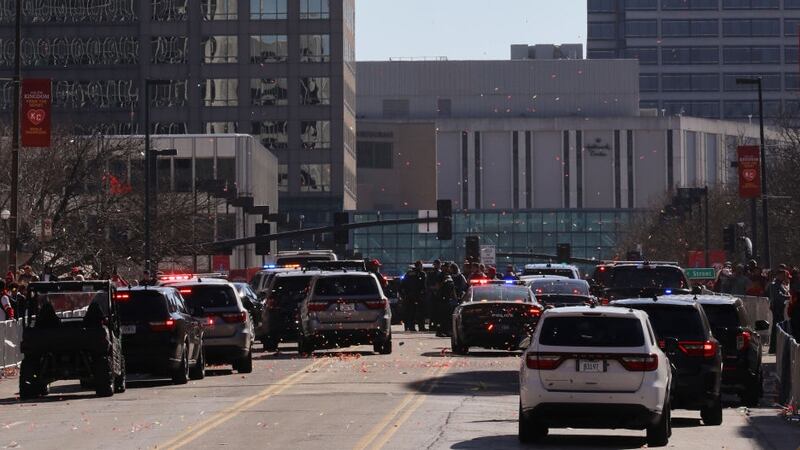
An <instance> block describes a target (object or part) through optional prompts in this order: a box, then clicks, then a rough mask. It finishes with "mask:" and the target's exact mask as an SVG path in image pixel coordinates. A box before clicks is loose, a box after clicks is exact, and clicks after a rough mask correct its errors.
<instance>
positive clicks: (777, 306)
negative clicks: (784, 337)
mask: <svg viewBox="0 0 800 450" xmlns="http://www.w3.org/2000/svg"><path fill="white" fill-rule="evenodd" d="M789 281H790V276H789V272H787V271H785V270H779V271H778V272H777V273H776V274H775V280H774V281H773V282H772V283H770V285H769V287H768V288H767V295H768V296H769V309H770V311H772V332H771V333H770V335H769V353H770V354H771V355H773V354H775V345H776V343H777V337H778V324H779V323H781V322H783V321H785V320H786V315H785V313H784V310H785V309H786V305H787V304H788V303H789V300H790V299H791V294H790V292H789Z"/></svg>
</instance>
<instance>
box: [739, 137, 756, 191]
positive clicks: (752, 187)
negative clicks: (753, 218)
mask: <svg viewBox="0 0 800 450" xmlns="http://www.w3.org/2000/svg"><path fill="white" fill-rule="evenodd" d="M736 153H737V155H738V159H739V196H740V197H741V198H759V197H761V147H759V146H757V145H743V146H740V147H739V148H738V149H737V151H736Z"/></svg>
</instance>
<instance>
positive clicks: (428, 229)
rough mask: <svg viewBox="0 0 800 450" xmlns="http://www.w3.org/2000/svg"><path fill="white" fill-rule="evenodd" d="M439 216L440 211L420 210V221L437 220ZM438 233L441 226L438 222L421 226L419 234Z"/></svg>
mask: <svg viewBox="0 0 800 450" xmlns="http://www.w3.org/2000/svg"><path fill="white" fill-rule="evenodd" d="M437 215H438V211H436V210H435V209H420V210H419V216H418V217H419V218H420V219H435V218H436V217H437ZM438 232H439V224H438V223H436V222H431V223H421V224H419V234H436V233H438Z"/></svg>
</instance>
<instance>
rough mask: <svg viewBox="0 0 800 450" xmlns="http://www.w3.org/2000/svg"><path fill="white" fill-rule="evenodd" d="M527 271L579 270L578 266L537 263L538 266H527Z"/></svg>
mask: <svg viewBox="0 0 800 450" xmlns="http://www.w3.org/2000/svg"><path fill="white" fill-rule="evenodd" d="M525 268H526V269H571V270H578V268H577V267H576V266H573V265H571V264H561V263H558V264H553V263H536V264H525Z"/></svg>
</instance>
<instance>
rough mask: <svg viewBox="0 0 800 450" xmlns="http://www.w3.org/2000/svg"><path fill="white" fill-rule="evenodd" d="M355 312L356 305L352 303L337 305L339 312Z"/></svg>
mask: <svg viewBox="0 0 800 450" xmlns="http://www.w3.org/2000/svg"><path fill="white" fill-rule="evenodd" d="M355 310H356V305H354V304H352V303H342V304H341V305H339V311H340V312H353V311H355Z"/></svg>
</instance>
